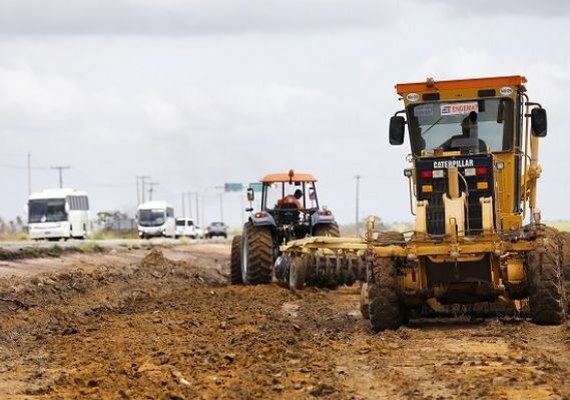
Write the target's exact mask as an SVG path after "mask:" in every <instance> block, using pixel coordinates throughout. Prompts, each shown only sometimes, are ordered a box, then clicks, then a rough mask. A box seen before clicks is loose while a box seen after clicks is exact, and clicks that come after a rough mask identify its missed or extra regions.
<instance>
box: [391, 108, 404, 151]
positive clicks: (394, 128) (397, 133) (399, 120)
mask: <svg viewBox="0 0 570 400" xmlns="http://www.w3.org/2000/svg"><path fill="white" fill-rule="evenodd" d="M405 125H406V120H405V119H404V117H400V116H398V115H394V116H393V117H392V118H390V144H392V145H401V144H403V143H404V129H405V128H404V127H405Z"/></svg>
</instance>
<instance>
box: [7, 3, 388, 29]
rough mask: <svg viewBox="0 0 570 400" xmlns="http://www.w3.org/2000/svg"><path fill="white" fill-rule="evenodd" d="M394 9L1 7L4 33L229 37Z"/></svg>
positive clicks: (365, 22) (380, 21)
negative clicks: (202, 35)
mask: <svg viewBox="0 0 570 400" xmlns="http://www.w3.org/2000/svg"><path fill="white" fill-rule="evenodd" d="M395 9H396V7H395V6H393V5H392V3H391V2H378V1H373V0H355V1H351V2H346V1H343V0H302V1H301V0H290V1H281V0H231V1H228V0H208V1H205V0H188V1H178V0H168V1H149V0H98V1H76V2H70V1H67V0H51V1H49V2H46V1H43V0H19V1H17V2H16V1H9V2H2V3H0V32H3V33H6V34H135V35H137V34H143V35H146V34H148V35H154V34H158V35H185V34H228V33H246V32H291V31H294V30H301V31H304V30H315V29H316V30H321V29H324V30H327V29H338V28H346V27H353V28H354V27H365V26H382V25H385V24H388V23H389V22H390V19H391V18H390V16H391V15H394V12H395Z"/></svg>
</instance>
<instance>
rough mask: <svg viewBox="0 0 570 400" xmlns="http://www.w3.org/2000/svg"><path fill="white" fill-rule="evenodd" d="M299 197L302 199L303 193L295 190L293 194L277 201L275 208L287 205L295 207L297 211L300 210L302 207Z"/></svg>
mask: <svg viewBox="0 0 570 400" xmlns="http://www.w3.org/2000/svg"><path fill="white" fill-rule="evenodd" d="M301 197H303V191H302V190H301V189H297V190H295V193H293V194H292V195H291V194H288V195H287V196H285V197H283V198H282V199H280V200H279V201H277V206H278V207H283V206H285V205H287V204H294V205H295V207H297V208H298V209H299V210H301V209H302V208H303V205H302V204H301V201H300V200H299V199H300V198H301Z"/></svg>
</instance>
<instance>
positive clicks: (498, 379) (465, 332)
mask: <svg viewBox="0 0 570 400" xmlns="http://www.w3.org/2000/svg"><path fill="white" fill-rule="evenodd" d="M228 257H229V246H228V245H226V244H208V245H185V246H179V247H173V248H162V249H152V250H148V249H132V250H124V251H120V252H112V253H109V254H91V255H84V254H81V255H64V256H62V257H60V258H57V259H53V258H42V259H34V260H18V261H13V262H2V263H0V398H1V399H40V398H41V399H172V400H174V399H257V398H276V399H311V398H326V399H382V398H387V399H409V398H412V399H415V398H418V399H471V398H489V399H528V398H533V399H565V398H570V386H569V385H567V384H566V382H567V381H568V379H567V376H568V375H569V374H570V325H563V326H559V327H541V326H535V325H533V324H531V323H529V322H527V321H521V320H514V319H502V320H499V319H485V320H469V319H467V318H462V317H459V318H456V319H446V320H425V321H415V322H413V323H412V324H411V325H410V326H409V327H405V328H400V329H399V330H397V331H394V332H383V333H379V334H374V333H373V332H372V331H371V330H370V329H369V327H368V321H365V320H362V319H361V317H360V314H359V312H358V289H357V288H342V289H341V290H337V291H329V290H321V289H306V290H303V291H298V292H291V291H289V290H286V289H284V288H281V287H279V286H277V285H267V286H256V287H253V286H247V287H244V286H230V285H228V284H227V273H228V271H227V268H228Z"/></svg>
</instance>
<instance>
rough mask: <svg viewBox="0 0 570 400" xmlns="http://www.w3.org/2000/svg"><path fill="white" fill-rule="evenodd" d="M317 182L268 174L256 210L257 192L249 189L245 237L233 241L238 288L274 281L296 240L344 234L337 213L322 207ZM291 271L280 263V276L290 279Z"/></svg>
mask: <svg viewBox="0 0 570 400" xmlns="http://www.w3.org/2000/svg"><path fill="white" fill-rule="evenodd" d="M316 182H317V180H316V179H315V177H314V176H313V175H311V174H307V173H298V172H294V171H293V170H290V171H288V172H285V173H274V174H269V175H266V176H264V177H263V178H262V179H261V181H260V184H261V185H260V186H261V196H260V202H259V208H257V209H255V208H254V207H253V203H254V201H255V192H254V189H253V188H249V189H248V191H247V198H248V201H249V202H250V207H249V208H248V209H246V211H248V212H250V213H251V214H250V216H249V220H248V222H247V223H246V224H245V225H244V227H243V232H242V235H238V236H236V237H234V239H233V241H232V252H231V254H232V256H231V258H232V261H231V280H232V283H234V284H242V283H243V284H262V283H269V282H271V280H272V277H273V273H274V264H275V261H276V260H277V259H278V257H279V256H280V254H281V253H280V250H279V247H280V246H281V245H283V244H286V243H288V242H289V241H291V240H296V239H302V238H305V237H309V236H332V237H336V236H339V228H338V225H337V223H336V221H335V219H334V216H333V214H332V212H331V211H330V210H328V209H323V208H321V207H320V204H319V199H318V197H317V189H316ZM287 273H288V272H287V271H284V266H283V265H282V264H280V263H277V264H276V267H275V275H276V277H277V278H278V279H281V280H283V279H285V278H284V276H285V275H287Z"/></svg>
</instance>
